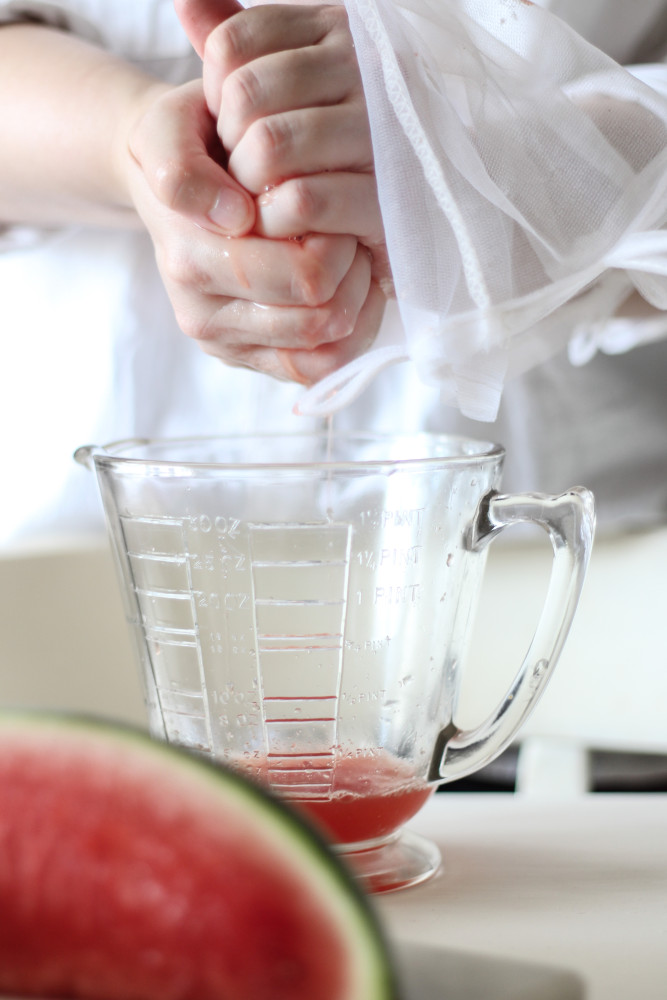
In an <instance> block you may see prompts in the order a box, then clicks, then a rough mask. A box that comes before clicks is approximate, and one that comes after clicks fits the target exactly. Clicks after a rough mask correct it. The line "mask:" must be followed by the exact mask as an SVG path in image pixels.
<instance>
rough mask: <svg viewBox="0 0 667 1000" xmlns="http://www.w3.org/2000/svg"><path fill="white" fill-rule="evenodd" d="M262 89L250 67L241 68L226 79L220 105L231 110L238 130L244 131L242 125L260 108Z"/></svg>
mask: <svg viewBox="0 0 667 1000" xmlns="http://www.w3.org/2000/svg"><path fill="white" fill-rule="evenodd" d="M262 100H263V89H262V85H261V81H260V80H259V78H258V76H257V74H256V73H255V72H254V70H253V69H251V67H250V66H243V67H241V68H240V69H237V70H236V71H235V72H234V73H232V74H231V75H230V76H228V77H227V79H226V80H225V81H224V83H223V86H222V105H223V107H225V108H230V109H233V113H234V118H235V119H236V121H237V123H238V128H239V130H240V131H241V132H242V131H244V127H243V126H244V123H247V122H249V121H250V120H251V118H252V116H253V115H256V114H257V110H256V109H257V108H258V107H261V105H262Z"/></svg>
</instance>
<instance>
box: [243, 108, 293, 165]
mask: <svg viewBox="0 0 667 1000" xmlns="http://www.w3.org/2000/svg"><path fill="white" fill-rule="evenodd" d="M251 131H252V142H253V149H254V152H255V156H256V157H257V160H258V163H259V164H260V165H261V166H262V167H264V169H266V167H267V166H268V165H269V164H272V163H274V162H280V161H281V159H283V158H284V157H285V155H286V154H287V153H288V151H289V148H290V146H291V144H292V139H293V136H292V131H291V129H290V128H289V124H288V120H287V117H286V116H285V115H280V114H278V115H271V116H270V117H268V118H260V119H259V120H258V121H256V122H253V124H252V125H251Z"/></svg>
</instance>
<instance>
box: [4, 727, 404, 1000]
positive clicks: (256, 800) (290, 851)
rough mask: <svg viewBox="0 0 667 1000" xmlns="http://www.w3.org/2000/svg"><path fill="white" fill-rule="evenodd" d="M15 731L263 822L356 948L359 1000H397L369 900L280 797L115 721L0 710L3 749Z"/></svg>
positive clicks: (351, 951) (353, 952) (278, 849)
mask: <svg viewBox="0 0 667 1000" xmlns="http://www.w3.org/2000/svg"><path fill="white" fill-rule="evenodd" d="M12 730H14V731H15V732H17V733H23V734H26V732H27V731H28V730H29V731H30V732H32V733H35V735H41V736H46V735H48V736H50V737H51V736H52V737H53V739H54V740H57V739H59V738H61V736H60V734H61V733H62V734H63V736H64V737H66V738H67V739H68V740H69V741H70V742H71V741H72V738H73V737H74V736H75V735H80V736H81V737H82V739H83V740H84V742H85V741H86V740H88V739H90V738H92V739H94V740H95V741H96V743H97V745H98V746H100V747H102V746H103V745H104V746H108V747H109V748H112V747H114V746H116V747H119V748H124V749H136V751H137V752H138V753H141V754H142V755H143V756H144V759H145V760H146V761H151V760H154V762H155V764H156V765H157V766H163V767H165V768H166V769H168V770H169V771H170V772H171V775H172V776H175V775H176V774H177V773H180V774H182V775H184V776H187V777H188V778H189V779H191V781H190V784H189V789H190V791H191V793H194V791H195V786H196V784H199V785H200V786H201V787H202V789H203V790H205V791H207V792H208V791H210V792H213V793H214V796H213V797H212V798H211V799H210V802H211V803H212V802H214V801H215V795H216V794H217V796H218V801H219V804H220V806H221V807H222V808H224V810H225V813H226V816H227V817H228V815H229V808H230V807H231V806H232V804H234V805H235V806H236V807H237V808H239V809H240V812H241V814H242V815H245V816H246V817H248V816H251V815H253V814H254V815H256V816H257V818H258V820H260V821H261V822H260V823H259V824H258V827H260V826H261V827H263V828H264V830H267V829H269V824H270V828H271V843H270V850H271V851H272V852H275V853H276V854H282V855H284V857H285V860H286V861H288V862H289V863H290V864H292V865H293V867H294V869H295V871H299V872H300V874H301V877H303V878H305V877H306V873H307V881H308V885H309V887H310V888H312V889H313V891H317V892H318V893H319V895H320V896H321V898H322V901H323V906H324V908H325V909H326V910H327V911H328V912H329V914H330V915H331V916H332V917H334V918H335V920H336V924H337V925H338V927H339V929H340V932H341V934H342V936H343V937H344V938H345V939H347V941H348V942H349V944H350V948H349V955H350V957H351V959H353V961H354V965H353V971H354V981H355V982H359V987H358V990H357V993H355V995H358V996H360V997H364V1000H395V998H396V997H397V986H396V976H395V971H394V968H393V965H392V962H391V958H390V950H389V948H388V945H387V941H386V938H385V935H384V932H383V929H382V926H381V924H380V922H379V920H378V917H377V914H376V912H375V909H374V907H373V905H372V904H371V902H370V900H369V898H368V897H367V896H366V895H365V893H364V892H363V890H362V889H361V887H360V885H359V883H358V882H357V881H356V879H355V878H354V876H353V875H352V874H351V872H349V871H348V870H347V869H346V868H345V867H344V865H343V864H342V862H341V861H340V860H339V858H338V857H337V856H336V855H335V854H334V852H333V850H332V849H331V847H330V846H329V845H328V844H327V843H326V841H325V840H324V839H323V838H322V837H321V836H320V835H319V833H318V832H317V831H316V830H315V829H313V828H312V827H311V826H310V825H308V824H307V823H306V822H305V821H304V820H303V819H302V818H301V817H300V816H299V815H296V814H295V813H294V811H293V810H292V809H291V808H290V807H289V806H287V805H286V804H285V803H284V802H282V801H281V800H280V799H279V798H278V797H277V796H275V795H273V794H272V793H270V792H269V791H267V790H266V789H264V788H262V787H260V786H259V785H256V784H254V783H252V782H250V781H249V780H248V779H247V778H245V777H242V776H241V775H240V774H238V773H237V772H236V771H234V770H232V769H231V768H230V767H227V766H225V765H224V764H221V763H219V762H217V761H213V760H211V759H210V758H208V757H204V756H203V755H201V754H198V753H196V752H194V751H191V750H189V749H187V748H184V747H177V746H174V745H173V744H168V743H163V742H161V741H158V740H155V739H153V738H152V737H150V736H149V735H148V734H147V733H146V732H144V731H143V730H141V729H138V728H135V727H133V726H130V725H126V724H122V723H117V722H116V721H109V720H105V719H101V718H96V717H91V716H86V715H82V714H72V713H67V712H62V713H58V712H39V711H29V710H11V711H6V710H0V744H1V743H2V736H3V733H9V734H11V731H12ZM0 752H1V751H0ZM165 773H166V772H165ZM267 842H268V841H267Z"/></svg>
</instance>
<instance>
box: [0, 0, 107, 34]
mask: <svg viewBox="0 0 667 1000" xmlns="http://www.w3.org/2000/svg"><path fill="white" fill-rule="evenodd" d="M85 6H86V5H83V4H77V3H76V2H74V3H72V4H67V3H62V4H56V3H48V2H44V3H40V2H39V0H35V2H25V0H0V24H16V23H20V22H22V21H28V22H30V21H32V22H35V23H37V24H48V25H50V26H51V27H53V28H59V29H60V30H61V31H71V32H74V33H75V34H77V35H81V36H82V37H83V38H86V39H88V40H89V41H93V42H98V43H99V42H101V41H102V34H101V32H100V30H99V29H98V28H97V27H96V25H95V23H94V21H93V20H91V18H90V16H89V13H90V12H88V11H86V10H85ZM82 8H83V9H82Z"/></svg>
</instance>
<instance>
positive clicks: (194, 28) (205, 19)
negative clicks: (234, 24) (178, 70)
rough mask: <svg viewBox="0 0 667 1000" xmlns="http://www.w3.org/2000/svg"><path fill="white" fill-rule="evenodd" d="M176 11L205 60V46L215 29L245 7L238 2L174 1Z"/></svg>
mask: <svg viewBox="0 0 667 1000" xmlns="http://www.w3.org/2000/svg"><path fill="white" fill-rule="evenodd" d="M174 9H175V10H176V14H177V15H178V19H179V21H180V22H181V24H182V26H183V30H184V31H185V34H186V35H187V36H188V38H189V39H190V41H191V43H192V45H193V46H194V48H195V51H196V52H197V55H198V56H199V58H200V59H203V58H204V45H205V44H206V39H207V38H208V36H209V35H210V34H211V32H212V31H213V29H214V28H217V26H218V25H219V24H221V23H222V21H226V20H227V18H228V17H231V16H232V14H237V13H238V12H239V11H240V10H243V6H242V5H241V4H240V3H238V0H174Z"/></svg>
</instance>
